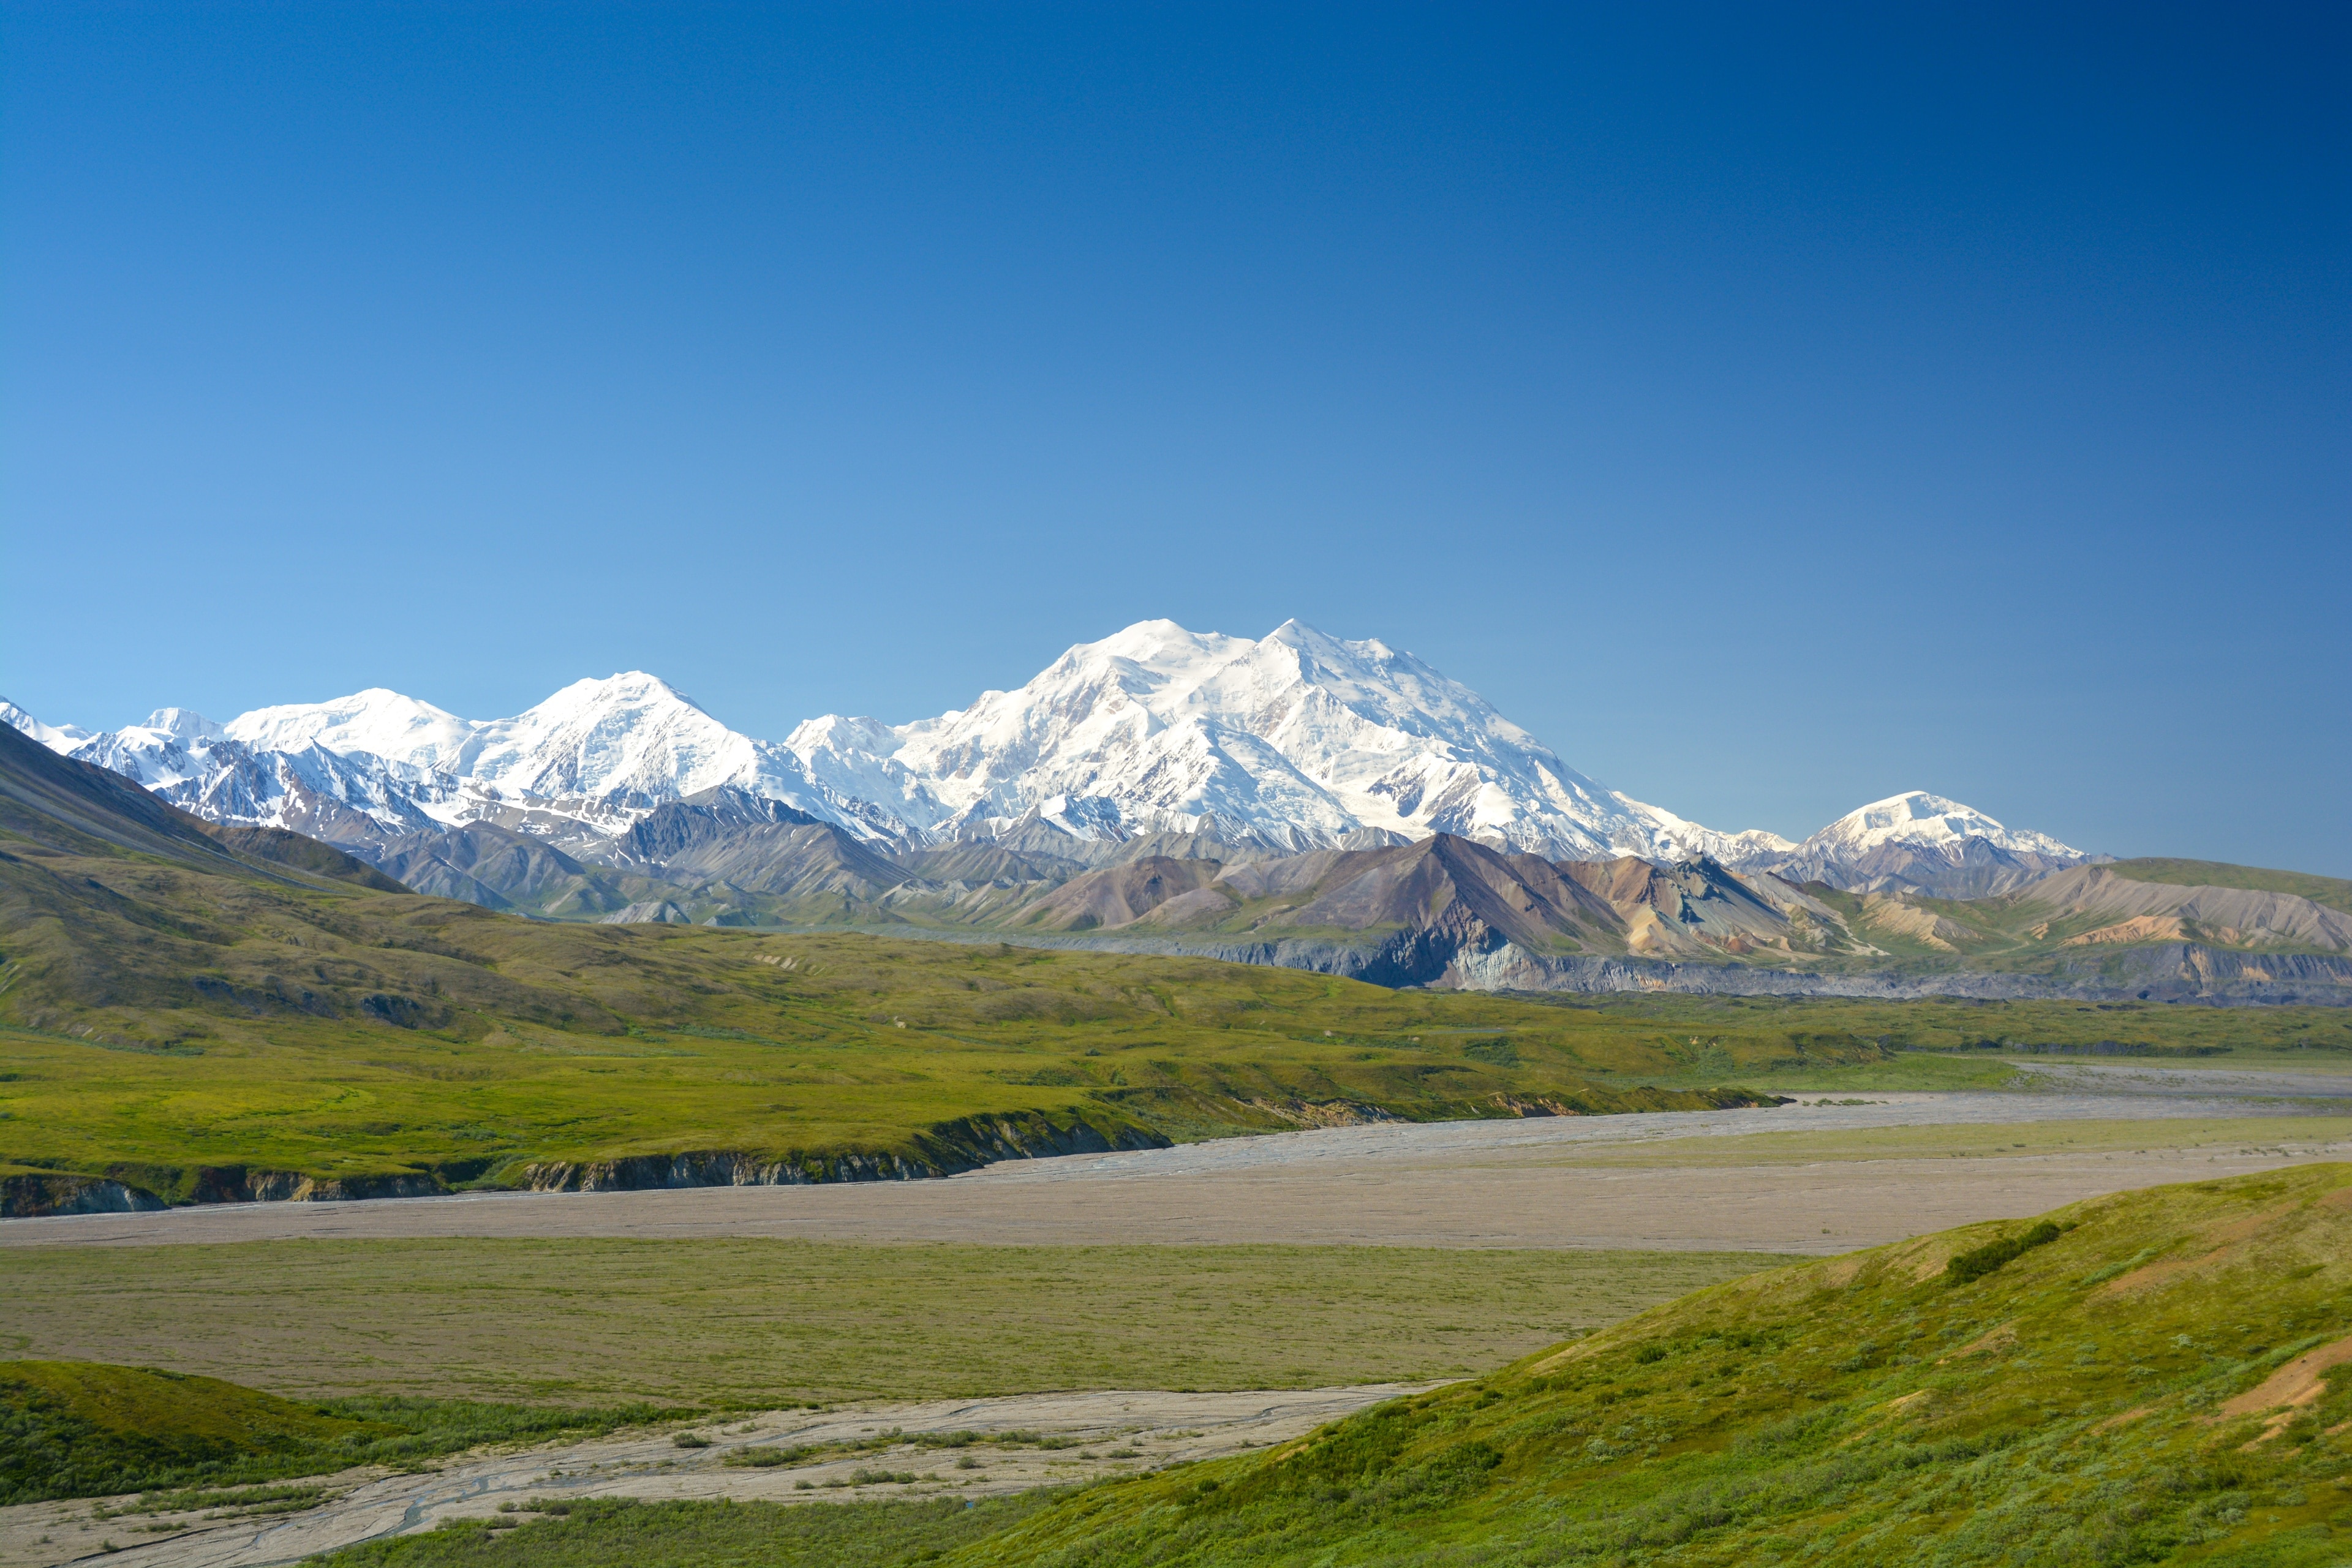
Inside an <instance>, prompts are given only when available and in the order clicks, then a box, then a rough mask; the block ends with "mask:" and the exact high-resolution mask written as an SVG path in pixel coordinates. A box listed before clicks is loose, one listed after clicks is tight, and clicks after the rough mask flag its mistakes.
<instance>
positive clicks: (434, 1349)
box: [0, 1238, 1779, 1408]
mask: <svg viewBox="0 0 2352 1568" xmlns="http://www.w3.org/2000/svg"><path fill="white" fill-rule="evenodd" d="M1778 1261H1779V1259H1777V1258H1771V1257H1769V1256H1767V1255H1761V1254H1756V1253H1693V1252H1536V1251H1496V1252H1468V1251H1458V1250H1453V1249H1441V1248H1416V1247H939V1246H900V1247H866V1246H850V1245H843V1244H838V1243H829V1242H801V1241H772V1240H765V1239H753V1238H745V1239H737V1240H726V1241H618V1240H604V1239H591V1240H531V1241H491V1240H460V1239H450V1240H418V1241H383V1242H365V1241H288V1242H248V1243H238V1244H236V1245H233V1246H224V1247H187V1246H181V1247H22V1248H11V1249H10V1250H8V1251H7V1252H5V1253H0V1352H13V1353H17V1354H26V1355H38V1356H44V1357H70V1356H89V1357H99V1356H103V1357H106V1358H108V1359H110V1360H131V1361H138V1362H142V1363H153V1364H159V1365H165V1366H173V1367H181V1368H185V1369H187V1370H189V1371H195V1372H205V1373H212V1374H214V1375H215V1376H218V1377H224V1378H229V1379H233V1380H235V1381H236V1382H238V1383H244V1384H257V1385H259V1386H262V1387H265V1388H270V1389H274V1390H277V1391H278V1392H280V1393H284V1394H302V1395H305V1396H324V1395H334V1394H362V1393H394V1392H397V1393H404V1394H432V1395H439V1396H445V1397H466V1398H476V1399H496V1400H541V1401H546V1400H556V1401H562V1402H566V1403H577V1404H594V1405H602V1404H608V1403H614V1402H625V1401H635V1400H655V1401H666V1402H671V1403H683V1404H691V1405H732V1406H748V1407H754V1408H760V1407H770V1406H774V1405H783V1404H790V1403H798V1402H803V1401H807V1400H811V1399H816V1400H837V1399H847V1398H879V1399H938V1398H949V1397H966V1396H971V1397H977V1396H981V1395H986V1394H1018V1393H1031V1392H1036V1391H1040V1390H1046V1389H1057V1388H1268V1387H1302V1388H1311V1387H1320V1386H1327V1385H1332V1384H1350V1383H1380V1382H1388V1381H1411V1380H1416V1379H1423V1378H1433V1377H1446V1376H1453V1375H1459V1374H1461V1373H1467V1372H1470V1371H1473V1370H1475V1369H1478V1368H1482V1367H1490V1366H1496V1365H1498V1364H1500V1363H1504V1362H1507V1361H1509V1360H1511V1359H1513V1358H1514V1357H1517V1356H1520V1355H1524V1354H1526V1353H1527V1352H1528V1351H1531V1350H1533V1349H1535V1348H1536V1347H1537V1346H1538V1345H1543V1344H1548V1343H1549V1342H1552V1341H1554V1340H1557V1339H1558V1338H1559V1337H1560V1335H1562V1334H1564V1333H1571V1332H1576V1331H1580V1330H1589V1329H1591V1328H1595V1327H1598V1326H1599V1325H1601V1324H1602V1323H1607V1322H1613V1321H1616V1320H1617V1319H1618V1318H1620V1317H1622V1316H1623V1315H1625V1314H1626V1313H1627V1312H1631V1311H1638V1310H1642V1309H1643V1308H1646V1307H1650V1306H1654V1305H1655V1304H1656V1303H1658V1302H1661V1301H1667V1300H1673V1299H1675V1297H1677V1296H1680V1295H1684V1294H1685V1293H1687V1292H1688V1291H1691V1290H1694V1289H1698V1288H1700V1287H1701V1286H1704V1285H1711V1284H1715V1283H1717V1282H1718V1281H1721V1280H1724V1279H1731V1278H1733V1277H1734V1276H1736V1275H1739V1274H1743V1273H1747V1272H1749V1271H1751V1270H1753V1269H1756V1268H1768V1267H1770V1266H1772V1265H1773V1264H1775V1263H1776V1262H1778ZM453 1281H457V1282H459V1283H457V1284H454V1285H453V1283H452V1282H453ZM556 1324H560V1325H561V1331H551V1327H550V1325H556Z"/></svg>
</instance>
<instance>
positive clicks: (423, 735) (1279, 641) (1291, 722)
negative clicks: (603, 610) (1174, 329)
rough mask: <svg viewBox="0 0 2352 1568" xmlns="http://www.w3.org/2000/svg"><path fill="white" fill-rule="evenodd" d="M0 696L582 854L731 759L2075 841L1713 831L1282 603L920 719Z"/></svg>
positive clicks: (1166, 799)
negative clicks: (144, 708) (1591, 774)
mask: <svg viewBox="0 0 2352 1568" xmlns="http://www.w3.org/2000/svg"><path fill="white" fill-rule="evenodd" d="M0 720H5V721H6V722H8V723H10V724H12V725H14V726H15V727H16V728H17V729H19V730H22V731H25V732H26V733H27V734H29V735H32V736H33V737H34V738H35V739H37V740H38V741H40V742H42V743H43V744H45V745H47V746H49V747H50V748H51V749H52V750H56V751H59V752H67V753H68V754H69V755H73V756H78V757H80V758H82V759H83V760H85V761H89V762H94V763H100V764H101V765H104V766H107V767H110V768H112V769H114V770H115V771H116V772H118V773H123V774H125V775H126V776H128V777H131V778H134V779H136V780H138V781H139V782H140V783H141V784H144V785H146V786H147V787H148V788H150V789H152V790H154V791H155V792H156V793H158V794H159V795H163V796H164V797H165V798H167V799H169V800H171V801H172V802H173V804H175V805H182V806H184V807H185V808H186V809H188V810H191V811H194V812H196V813H198V814H199V815H202V816H207V817H210V818H212V819H214V820H217V821H227V822H240V823H257V824H262V825H266V826H282V827H290V828H294V829H295V830H297V831H299V832H305V833H310V834H311V835H313V836H314V837H328V838H331V839H333V840H335V841H337V842H340V843H343V844H346V845H350V846H354V847H356V846H359V845H362V844H363V843H365V842H367V841H369V840H371V839H377V838H387V837H392V836H396V835H400V834H410V833H416V832H421V831H430V830H433V829H435V828H436V827H449V826H461V825H465V824H470V823H480V822H487V823H489V824H492V825H494V826H500V827H504V828H508V829H511V830H515V831H520V832H525V833H530V834H532V835H535V836H538V837H542V838H553V839H559V840H561V841H562V842H563V843H564V844H565V845H567V846H569V847H571V848H572V852H574V853H587V854H590V855H591V856H592V857H593V856H595V855H596V854H597V853H598V849H597V847H598V846H600V845H609V844H611V843H614V842H616V841H617V840H618V838H619V837H620V836H622V835H624V834H625V833H627V832H628V831H629V830H630V828H631V827H633V826H635V824H636V823H637V822H638V821H640V820H642V819H643V818H644V817H645V816H646V815H647V814H648V813H650V812H652V811H653V810H655V809H656V807H658V806H661V805H664V804H665V803H667V802H673V801H678V800H681V799H683V798H684V797H687V796H689V795H699V794H700V793H701V792H704V791H709V790H713V789H716V788H719V787H721V786H725V787H729V788H732V789H737V790H742V791H746V792H749V793H750V794H751V795H758V796H762V797H765V798H767V799H771V800H774V801H779V802H782V804H784V805H789V806H791V807H793V809H794V810H795V811H798V812H801V813H803V814H805V815H807V816H810V817H812V818H814V819H815V820H816V821H817V822H819V823H829V824H832V825H833V826H836V827H839V828H842V829H844V830H845V831H846V832H848V833H850V834H851V835H853V836H855V837H858V838H861V839H864V840H866V841H868V842H869V843H874V844H877V845H879V846H883V847H917V846H921V845H925V844H934V843H940V842H945V841H951V840H958V839H976V838H1003V837H1009V836H1011V837H1020V838H1021V841H1022V842H1024V843H1028V844H1031V845H1032V846H1033V847H1034V846H1035V845H1036V844H1037V843H1038V842H1039V839H1038V837H1037V836H1040V835H1042V836H1043V841H1044V842H1045V843H1048V844H1066V845H1070V846H1072V847H1074V848H1075V847H1078V846H1080V845H1091V846H1093V847H1104V846H1105V845H1106V844H1111V845H1115V844H1118V843H1121V842H1126V841H1129V840H1137V839H1142V838H1147V837H1155V838H1161V837H1171V836H1191V835H1201V836H1204V837H1208V838H1211V839H1214V840H1218V841H1221V842H1223V843H1228V844H1234V845H1243V846H1249V847H1255V848H1256V849H1258V850H1260V851H1266V852H1276V853H1281V852H1286V851H1292V850H1301V849H1309V848H1319V847H1335V846H1342V845H1345V846H1349V847H1369V846H1374V845H1379V844H1387V843H1401V842H1405V841H1410V840H1416V839H1423V838H1427V837H1430V836H1432V835H1433V834H1437V833H1451V834H1454V835H1457V836H1459V837H1465V838H1469V839H1473V840H1475V841H1476V842H1479V843H1482V844H1486V845H1488V846H1490V847H1496V848H1500V849H1505V850H1510V851H1517V852H1524V853H1532V854H1536V855H1539V856H1541V857H1543V858H1546V859H1553V860H1578V859H1592V858H1608V857H1612V856H1617V855H1625V854H1632V855H1637V856H1642V857H1644V858H1651V859H1654V860H1659V861H1675V860H1684V859H1690V858H1697V857H1700V856H1706V857H1711V858H1715V859H1717V860H1720V861H1723V862H1724V863H1726V864H1727V865H1732V866H1734V867H1737V868H1742V869H1755V870H1770V871H1774V872H1777V873H1778V874H1780V875H1781V876H1783V877H1787V878H1790V879H1795V880H1805V879H1811V878H1815V877H1818V878H1820V879H1822V880H1827V881H1832V882H1833V883H1835V884H1837V885H1840V886H1849V885H1871V886H1881V885H1883V886H1885V887H1887V888H1890V889H1906V888H1907V889H1918V888H1922V887H1927V886H1930V885H1937V886H1940V885H1941V884H1939V883H1937V881H1936V879H1937V878H1939V877H1940V878H1944V879H1946V880H1947V881H1948V880H1949V878H1950V875H1952V874H1958V875H1959V876H1960V877H1961V878H1962V879H1963V880H1966V879H1968V878H1971V877H1972V878H1975V879H1977V880H1978V881H1984V880H1987V879H1990V880H1993V881H2000V880H2002V879H2011V878H2013V877H2015V876H2021V875H2023V874H2027V873H2030V872H2032V871H2033V870H2034V869H2036V868H2042V869H2046V868H2053V867H2055V866H2059V865H2072V864H2075V863H2077V862H2079V861H2081V860H2082V859H2083V858H2084V857H2083V856H2081V855H2080V854H2078V853H2077V852H2075V851H2074V850H2072V849H2069V848H2067V847H2065V846H2064V845H2063V844H2060V843H2058V842H2057V841H2056V840H2055V839H2053V838H2050V837H2047V836H2046V835H2042V834H2035V833H2019V832H2014V831H2012V830H2011V829H2009V828H2006V827H2003V826H2001V825H2000V823H1998V822H1996V821H1994V820H1993V819H1992V818H1990V817H1989V816H1984V815H1983V814H1981V813H1979V812H1975V811H1972V810H1970V809H1969V807H1967V806H1963V805H1957V804H1955V803H1953V802H1951V801H1948V800H1944V799H1942V798H1940V797H1938V796H1934V795H1925V794H1913V795H1900V796H1896V797H1895V798H1894V799H1892V800H1887V801H1880V802H1875V803H1874V804H1873V805H1868V806H1864V807H1863V808H1862V809H1861V810H1860V811H1857V812H1854V813H1853V814H1852V815H1850V816H1846V817H1843V818H1841V819H1840V820H1839V821H1838V822H1835V823H1832V825H1831V826H1828V827H1826V828H1824V829H1822V832H1820V833H1818V834H1815V835H1814V836H1813V837H1811V838H1809V839H1807V840H1806V841H1805V842H1804V843H1802V844H1792V843H1790V841H1789V840H1787V839H1785V838H1781V837H1778V836H1776V835H1773V834H1769V833H1765V832H1761V831H1759V830H1750V831H1748V832H1746V833H1736V834H1727V833H1720V832H1717V831H1716V830H1714V829H1711V828H1707V827H1705V826H1700V825H1699V824H1697V823H1694V822H1690V821H1687V820H1685V818H1683V817H1680V816H1675V814H1674V813H1672V812H1669V811H1666V810H1664V809H1663V808H1660V807H1657V806H1654V805H1646V804H1644V803H1643V802H1641V801H1638V800H1635V799H1633V798H1632V797H1631V796H1628V795H1623V794H1622V793H1620V792H1618V791H1615V790H1612V789H1610V788H1608V787H1607V786H1605V785H1603V784H1599V783H1596V782H1595V781H1594V780H1592V779H1591V778H1588V777H1587V776H1585V775H1584V774H1582V773H1579V772H1577V771H1576V770H1575V769H1574V768H1572V767H1570V766H1569V765H1568V764H1567V763H1565V762H1564V761H1562V760H1561V759H1560V757H1559V755H1558V754H1557V753H1556V752H1552V751H1551V750H1550V749H1549V747H1547V746H1545V745H1543V744H1542V743H1541V742H1538V741H1537V740H1536V739H1535V737H1533V736H1532V735H1530V734H1528V732H1527V731H1525V730H1522V729H1520V728H1519V727H1518V726H1517V724H1514V723H1512V722H1511V721H1509V720H1508V719H1506V718H1505V717H1503V715H1502V714H1500V713H1498V712H1497V711H1496V710H1495V709H1494V707H1493V706H1492V705H1491V704H1490V703H1488V702H1487V701H1486V700H1485V699H1484V698H1482V697H1480V696H1479V695H1478V694H1477V693H1476V692H1475V691H1473V690H1471V689H1469V688H1468V687H1465V686H1464V685H1462V684H1460V683H1459V682H1457V681H1454V680H1451V679H1447V678H1446V677H1445V676H1444V675H1442V674H1440V673H1439V672H1438V671H1437V670H1435V669H1433V668H1431V667H1430V666H1429V665H1427V664H1425V663H1423V661H1422V660H1420V659H1418V658H1414V657H1413V656H1412V655H1411V654H1408V653H1399V652H1397V651H1395V650H1393V649H1391V648H1390V647H1387V646H1386V645H1385V644H1383V643H1380V642H1377V641H1363V642H1351V641H1345V640H1342V639H1340V638H1337V637H1328V636H1326V635H1324V634H1323V633H1321V632H1318V631H1317V630H1315V629H1314V628H1313V627H1310V626H1302V625H1301V624H1299V623H1298V622H1297V621H1290V622H1286V623H1285V624H1284V625H1282V626H1278V627H1276V629H1275V630H1274V631H1273V632H1272V633H1271V634H1269V635H1268V636H1266V637H1262V638H1259V639H1257V640H1255V641H1252V640H1251V639H1249V638H1246V637H1225V636H1222V635H1220V634H1217V633H1206V634H1202V633H1194V632H1190V631H1187V630H1185V629H1184V628H1183V627H1182V626H1177V625H1176V624H1175V623H1173V622H1171V621H1144V622H1140V623H1139V624H1137V625H1135V626H1129V627H1128V628H1127V629H1126V630H1124V631H1121V632H1119V633H1117V634H1116V635H1114V636H1112V637H1106V638H1104V639H1102V640H1101V641H1099V642H1093V643H1081V644H1079V645H1078V646H1076V647H1072V648H1071V649H1069V650H1068V651H1067V652H1066V653H1065V654H1063V655H1062V657H1061V658H1058V659H1056V660H1055V661H1054V663H1053V664H1052V665H1051V666H1049V667H1048V668H1045V670H1044V671H1042V672H1040V673H1039V674H1038V675H1037V677H1036V678H1035V679H1032V680H1031V681H1029V682H1028V683H1027V684H1026V685H1024V686H1023V687H1021V688H1020V689H1017V690H1014V691H987V692H983V693H982V694H981V696H980V697H979V699H978V700H975V701H974V702H973V703H972V704H971V706H970V707H967V708H963V709H959V710H954V711H951V712H948V713H944V714H941V715H940V717H938V718H936V719H929V720H922V721H917V722H914V723H910V724H901V725H895V726H894V725H889V724H885V723H882V722H880V721H876V720H873V719H862V718H845V717H842V716H839V715H827V716H825V717H824V718H821V719H813V720H810V721H806V722H804V723H803V724H801V725H799V726H798V727H797V728H795V729H794V730H793V731H792V733H791V734H790V735H789V736H788V737H787V738H786V739H785V740H784V741H783V742H782V743H781V744H779V743H776V742H767V741H761V740H754V739H752V738H751V737H750V736H747V735H743V734H740V733H738V732H737V731H733V730H730V729H729V728H728V727H727V726H726V725H725V724H723V723H721V722H720V721H719V720H718V719H716V718H714V717H712V716H711V715H710V714H709V713H708V712H706V711H704V710H702V709H701V708H700V707H698V705H696V704H695V703H694V702H693V701H692V700H690V699H688V697H687V696H685V695H684V694H683V693H681V692H679V691H678V690H677V689H676V688H674V687H672V686H670V685H668V684H667V682H665V681H663V680H661V679H658V678H656V677H655V676H651V675H646V674H644V673H642V672H631V673H627V674H622V675H615V676H612V677H609V678H607V679H602V680H582V681H578V682H575V683H574V684H572V685H571V686H568V687H565V688H564V689H562V690H561V691H559V692H557V693H555V694H554V695H553V696H551V697H550V698H549V699H548V700H546V701H544V702H541V703H540V704H539V705H538V706H536V707H534V708H531V709H530V710H527V711H525V712H522V713H520V714H517V715H515V716H514V717H512V718H509V719H497V720H488V721H478V720H471V719H464V718H460V717H458V716H457V715H456V714H454V713H450V712H447V711H446V710H442V709H439V708H436V707H434V706H432V705H431V704H429V703H425V702H421V701H419V700H416V699H415V698H411V697H406V696H404V695H402V694H401V693H399V692H396V691H390V690H385V689H381V688H378V689H370V690H366V691H361V692H356V693H354V694H352V696H350V697H345V698H341V699H337V700H333V701H329V702H320V703H310V704H299V705H292V706H284V707H272V708H262V709H257V710H254V711H252V712H249V713H245V714H241V715H239V716H238V717H237V718H236V719H233V720H231V721H229V722H227V723H226V724H215V723H213V722H211V721H209V720H206V719H205V718H204V717H203V716H201V715H199V714H195V713H192V712H189V711H187V710H181V709H163V710H157V711H156V712H155V713H153V714H152V715H150V717H149V719H148V721H147V722H146V723H145V724H143V725H133V726H131V727H129V728H126V729H123V730H121V731H113V732H111V733H109V734H101V735H91V734H89V733H88V732H87V731H80V730H77V729H74V728H71V727H69V726H68V727H58V726H51V725H47V724H43V723H40V722H39V721H37V720H35V719H34V718H33V717H32V716H31V715H30V714H27V713H25V712H24V711H23V710H20V709H17V708H15V707H13V706H11V705H6V704H0ZM1173 852H1174V853H1180V854H1181V853H1192V852H1194V851H1191V850H1184V849H1178V850H1175V851H1173Z"/></svg>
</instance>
